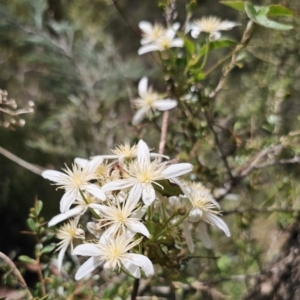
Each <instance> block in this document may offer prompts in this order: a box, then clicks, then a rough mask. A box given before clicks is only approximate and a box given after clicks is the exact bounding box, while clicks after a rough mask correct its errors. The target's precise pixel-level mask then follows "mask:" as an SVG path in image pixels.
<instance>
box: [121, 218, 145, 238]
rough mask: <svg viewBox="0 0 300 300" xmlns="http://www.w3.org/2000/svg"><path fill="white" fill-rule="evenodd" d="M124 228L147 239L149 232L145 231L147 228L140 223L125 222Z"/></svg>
mask: <svg viewBox="0 0 300 300" xmlns="http://www.w3.org/2000/svg"><path fill="white" fill-rule="evenodd" d="M126 226H127V227H128V229H130V230H131V231H133V232H138V233H141V234H143V235H144V236H146V237H147V238H149V236H150V232H149V230H148V229H147V227H146V226H145V225H144V224H143V223H141V222H138V221H133V220H130V219H129V220H127V222H126Z"/></svg>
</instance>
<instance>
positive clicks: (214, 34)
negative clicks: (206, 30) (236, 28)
mask: <svg viewBox="0 0 300 300" xmlns="http://www.w3.org/2000/svg"><path fill="white" fill-rule="evenodd" d="M220 37H221V33H220V32H219V31H214V32H211V33H210V35H209V40H210V41H216V40H218V39H219V38H220Z"/></svg>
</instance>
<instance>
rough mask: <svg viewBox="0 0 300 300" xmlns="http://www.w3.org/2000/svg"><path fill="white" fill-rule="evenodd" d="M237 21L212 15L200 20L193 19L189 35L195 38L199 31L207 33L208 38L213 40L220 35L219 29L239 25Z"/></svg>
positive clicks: (228, 28) (227, 28)
mask: <svg viewBox="0 0 300 300" xmlns="http://www.w3.org/2000/svg"><path fill="white" fill-rule="evenodd" d="M239 25H240V24H239V23H236V22H232V21H227V20H225V21H222V20H221V19H219V18H217V17H213V16H209V17H203V18H202V19H200V20H195V21H194V22H193V24H192V25H191V29H192V31H191V35H192V37H193V38H195V39H196V38H197V37H198V36H199V34H200V33H201V32H207V33H209V39H210V40H211V41H215V40H217V39H219V38H220V37H221V33H220V32H219V31H222V30H230V29H232V28H233V27H235V26H239Z"/></svg>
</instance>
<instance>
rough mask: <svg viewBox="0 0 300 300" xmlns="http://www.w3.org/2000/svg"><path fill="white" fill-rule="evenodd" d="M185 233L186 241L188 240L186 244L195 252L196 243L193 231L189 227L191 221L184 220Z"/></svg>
mask: <svg viewBox="0 0 300 300" xmlns="http://www.w3.org/2000/svg"><path fill="white" fill-rule="evenodd" d="M183 235H184V237H185V241H186V244H187V246H188V248H189V251H190V252H191V253H194V249H195V245H194V242H193V238H192V235H191V231H190V229H189V223H188V222H186V221H184V222H183Z"/></svg>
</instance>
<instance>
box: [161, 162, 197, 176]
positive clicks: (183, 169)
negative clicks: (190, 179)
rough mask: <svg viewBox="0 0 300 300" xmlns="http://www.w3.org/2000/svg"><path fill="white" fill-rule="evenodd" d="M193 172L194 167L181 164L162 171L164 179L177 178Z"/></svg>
mask: <svg viewBox="0 0 300 300" xmlns="http://www.w3.org/2000/svg"><path fill="white" fill-rule="evenodd" d="M192 170H193V166H192V165H191V164H189V163H181V164H174V165H170V166H168V167H167V168H166V169H165V170H164V171H162V175H163V176H164V178H167V179H168V178H175V177H178V176H181V175H184V174H186V173H189V172H191V171H192Z"/></svg>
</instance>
